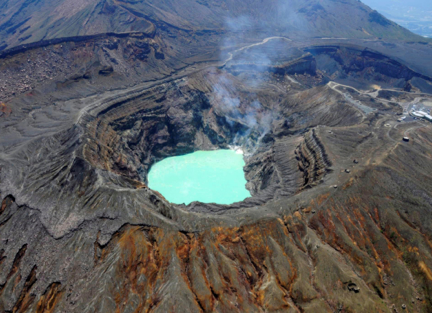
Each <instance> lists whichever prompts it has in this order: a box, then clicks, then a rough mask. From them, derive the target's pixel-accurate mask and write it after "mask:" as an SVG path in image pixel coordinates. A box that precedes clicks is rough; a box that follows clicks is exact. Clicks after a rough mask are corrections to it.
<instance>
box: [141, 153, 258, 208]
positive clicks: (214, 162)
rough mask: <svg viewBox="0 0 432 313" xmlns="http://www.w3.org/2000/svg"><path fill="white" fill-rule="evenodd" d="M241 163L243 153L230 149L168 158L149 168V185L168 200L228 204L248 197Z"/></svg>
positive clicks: (178, 202) (242, 162) (242, 161)
mask: <svg viewBox="0 0 432 313" xmlns="http://www.w3.org/2000/svg"><path fill="white" fill-rule="evenodd" d="M244 165H245V162H244V160H243V154H240V153H236V152H235V151H233V150H216V151H198V152H194V153H191V154H186V155H182V156H177V157H170V158H166V159H164V160H162V161H160V162H158V163H156V164H154V165H153V166H152V167H151V169H150V172H149V174H148V182H149V187H150V188H151V189H153V190H156V191H159V192H160V193H161V194H162V195H163V196H164V197H165V198H166V199H167V200H168V201H170V202H172V203H177V204H182V203H185V204H189V203H191V202H193V201H200V202H204V203H218V204H231V203H234V202H238V201H242V200H244V199H245V198H247V197H250V193H249V191H248V190H247V189H246V186H245V185H246V179H245V176H244V172H243V167H244Z"/></svg>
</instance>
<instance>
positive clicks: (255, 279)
mask: <svg viewBox="0 0 432 313" xmlns="http://www.w3.org/2000/svg"><path fill="white" fill-rule="evenodd" d="M13 3H15V2H11V1H6V2H5V3H4V4H2V5H0V9H3V10H5V8H6V9H7V12H9V13H10V12H20V13H16V14H15V15H14V17H13V18H12V19H11V20H10V22H8V23H9V24H7V25H6V26H5V25H4V24H2V25H3V26H1V28H0V29H1V31H5V29H7V30H11V29H12V28H13V27H15V30H16V33H15V34H14V33H13V31H12V30H11V34H12V35H11V36H10V37H4V38H7V40H10V43H11V44H12V43H13V42H14V41H13V40H15V39H16V38H18V37H19V35H18V33H20V34H21V33H22V34H26V31H28V32H33V31H34V32H37V31H36V30H34V29H32V28H29V29H27V30H22V29H21V28H20V27H27V26H25V25H26V23H27V22H28V23H30V22H31V21H32V20H31V19H34V18H37V14H42V13H40V12H39V11H37V12H36V13H35V12H33V13H32V17H31V19H30V20H28V21H26V22H23V23H22V24H21V25H20V26H17V24H15V23H16V22H17V21H16V20H20V21H23V19H21V15H22V16H24V15H25V14H27V13H28V12H30V11H26V10H30V9H25V8H24V9H23V7H27V8H31V7H32V6H33V5H36V3H33V2H25V3H24V2H23V3H19V4H20V5H18V6H13V5H12V4H13ZM47 4H48V2H46V1H45V2H44V1H42V2H40V5H47ZM50 4H51V5H52V6H53V7H54V8H55V9H54V12H63V13H65V14H66V13H68V14H69V17H68V18H64V19H61V22H58V23H59V25H63V24H61V23H66V25H69V24H68V23H72V21H76V22H77V25H79V22H80V21H81V19H77V20H76V19H75V18H77V16H78V15H76V14H80V13H79V12H81V13H82V12H84V13H85V12H87V11H86V10H87V9H88V7H90V6H92V5H95V7H94V10H93V11H92V12H93V13H91V14H90V13H89V14H88V15H86V14H87V13H85V14H84V13H82V14H83V15H82V16H87V24H85V25H87V26H86V27H87V28H86V27H84V28H82V29H81V30H82V31H83V33H81V30H80V32H78V33H73V34H70V35H73V36H75V35H81V34H85V35H86V36H75V37H68V38H58V37H59V36H57V33H56V35H55V36H54V35H53V36H52V38H51V37H50V36H48V35H47V37H46V38H45V39H46V41H42V42H37V43H35V44H34V45H30V46H27V47H18V48H16V49H12V50H7V51H5V52H3V53H2V54H1V56H0V69H1V71H0V75H1V80H0V90H1V92H2V93H1V95H0V96H1V98H0V129H1V130H0V132H1V136H0V311H1V312H38V313H41V312H182V311H186V312H230V313H231V312H430V311H431V310H432V298H431V295H432V216H431V212H432V189H431V186H432V172H431V166H430V164H431V158H432V148H431V147H432V136H431V131H432V126H431V124H430V123H426V122H423V121H418V120H411V121H408V120H407V121H406V122H397V119H398V118H399V115H400V114H402V113H403V112H404V111H406V110H408V109H409V108H410V106H411V105H413V104H417V105H419V104H421V103H423V104H425V105H428V103H432V96H430V95H429V94H428V90H429V89H428V88H429V86H432V85H431V81H432V79H431V78H430V76H431V75H432V72H428V71H429V70H428V68H427V67H425V68H423V69H422V70H421V71H420V70H418V69H416V68H417V67H416V64H417V65H418V63H416V62H417V61H418V59H419V58H420V56H422V55H424V53H426V54H427V53H428V51H429V52H430V49H431V47H430V45H429V44H428V43H417V44H414V43H406V42H397V43H388V42H385V41H378V40H376V41H373V42H370V41H355V42H353V41H352V40H345V39H343V40H342V39H339V40H329V39H308V40H305V39H302V40H298V38H297V37H296V36H295V35H293V37H287V36H285V35H281V34H280V33H279V32H278V31H275V33H274V34H273V35H272V37H267V38H261V37H260V38H255V37H251V36H250V34H249V33H248V32H242V31H238V32H234V33H230V31H231V32H233V30H232V29H231V30H227V29H224V30H221V29H220V28H221V26H220V25H221V19H220V18H219V19H216V18H211V17H212V16H218V15H217V14H219V13H220V12H222V11H224V12H225V11H226V10H228V11H229V12H234V13H236V14H240V13H241V12H243V11H244V10H246V8H245V5H244V3H242V2H236V3H234V2H233V3H231V2H229V1H228V2H208V1H204V2H203V1H199V2H196V3H195V2H192V8H194V9H195V10H196V11H195V12H194V11H193V10H191V11H187V12H186V11H185V10H184V9H183V10H181V11H180V9H179V6H181V5H182V2H178V3H177V2H176V3H173V4H171V5H168V4H167V3H165V2H163V1H162V2H158V3H153V2H151V1H150V2H142V1H116V2H111V1H104V2H101V3H99V2H98V3H96V2H95V3H93V2H92V1H88V2H86V1H81V2H79V4H80V6H76V7H74V8H70V7H65V6H66V5H67V3H66V2H61V1H60V2H56V3H50ZM250 5H251V8H250V10H251V12H252V13H253V14H251V17H249V18H248V19H246V20H245V21H246V22H247V20H249V19H251V20H254V19H258V20H259V19H261V17H262V15H264V16H267V15H266V14H270V13H272V14H273V13H274V10H275V9H277V8H278V6H277V3H276V2H275V3H273V2H271V3H270V5H269V7H268V8H266V10H268V12H267V11H266V10H263V12H259V11H258V10H257V7H258V4H257V3H255V2H252V3H251V4H250ZM334 5H339V6H344V7H351V6H355V5H357V6H356V7H357V8H360V9H359V10H360V11H361V12H366V13H367V12H369V11H368V10H367V9H366V8H364V7H363V6H362V5H359V4H357V2H351V1H345V2H343V3H341V2H334V1H328V2H320V3H319V4H318V3H315V2H310V3H309V2H306V3H305V2H302V4H301V7H300V4H299V3H297V2H295V1H293V6H294V7H296V6H299V8H298V9H299V10H300V11H301V12H300V13H299V14H303V15H305V16H306V17H307V19H308V21H314V23H316V25H321V27H323V25H324V26H325V25H328V24H323V21H322V19H323V16H324V15H323V13H322V12H333V11H329V10H330V8H331V7H332V6H334ZM18 8H20V10H18ZM60 8H61V10H60ZM59 10H60V11H59ZM176 10H177V15H175V14H174V13H173V12H174V11H176ZM272 10H273V11H272ZM126 11H127V12H128V13H125V12H126ZM41 12H42V11H41ZM98 12H99V13H98ZM143 12H145V15H144V13H143ZM215 12H216V13H217V14H216V13H215ZM335 12H338V11H335ZM355 12H357V11H355ZM282 13H283V11H282ZM366 13H365V14H366ZM96 14H101V16H99V15H96ZM214 14H216V15H214ZM220 14H222V13H220ZM335 14H336V13H335ZM362 14H363V13H362ZM192 15H193V16H196V19H191V16H192ZM354 15H355V14H354ZM80 16H81V15H80ZM132 16H133V17H132ZM221 16H224V15H223V14H222V15H221ZM108 17H112V18H113V20H114V21H115V22H119V21H127V22H128V23H129V24H127V25H129V26H128V27H131V29H129V28H128V29H123V28H115V27H113V28H111V27H107V29H106V32H105V33H98V34H97V35H90V34H92V32H91V31H90V30H93V29H97V30H99V27H102V26H101V25H105V24H98V23H102V22H100V21H101V19H102V20H104V19H106V18H108ZM15 19H16V20H15ZM332 19H333V17H332V18H331V19H326V21H325V22H326V23H333V22H332V21H333V20H332ZM24 20H25V19H24ZM379 21H381V20H380V19H379V18H377V17H376V14H375V15H374V18H372V20H371V21H370V23H378V22H379ZM381 22H382V21H381ZM122 23H123V22H122ZM136 23H138V24H136ZM269 23H271V22H269ZM48 24H49V23H48ZM48 24H47V25H48ZM120 24H121V23H120ZM150 24H151V25H150ZM378 24H379V25H380V26H379V27H377V28H374V30H375V31H377V32H378V31H381V30H382V29H381V27H390V28H391V27H392V26H391V25H392V24H390V25H387V24H386V23H378ZM382 24H384V25H382ZM32 25H33V24H32ZM44 25H45V24H44ZM55 25H57V24H55ZM74 25H75V24H74ZM122 25H126V22H125V24H122ZM137 25H138V26H139V27H138V26H137ZM224 25H225V24H224ZM362 25H363V26H364V27H367V26H368V25H369V24H368V25H365V24H362ZM371 25H372V24H371ZM114 26H115V25H114ZM369 26H370V25H369ZM11 27H12V28H11ZM59 27H60V26H59ZM54 29H55V28H53V27H52V28H50V31H51V30H52V31H54ZM61 29H63V30H64V31H66V28H63V26H62V27H61ZM268 29H271V28H267V30H268ZM287 29H288V28H287ZM42 30H43V29H42ZM72 30H73V29H72ZM72 30H71V31H72ZM137 30H138V31H137ZM363 30H366V31H367V32H369V30H367V29H366V28H364V29H363ZM74 31H75V30H74ZM123 31H125V33H123ZM255 31H256V30H254V34H256V32H255ZM120 32H122V33H120ZM362 32H363V33H365V32H364V31H362ZM48 33H49V32H48ZM53 34H54V33H53ZM221 34H223V35H221ZM240 34H243V35H240ZM388 34H392V32H391V30H390V31H389V32H388ZM87 35H88V36H87ZM276 35H278V36H279V35H281V36H280V37H278V36H276ZM14 36H15V37H14ZM389 36H390V35H389ZM236 37H237V38H236ZM14 38H15V39H14ZM53 38H54V39H53ZM296 38H297V39H296ZM234 39H235V40H234ZM29 40H30V39H29ZM24 41H25V40H23V42H24ZM222 43H224V44H223V46H225V47H226V49H219V47H220V46H222ZM371 46H374V47H377V50H374V49H372V48H371ZM395 46H400V47H404V49H408V48H407V47H411V48H410V49H412V50H410V51H412V54H413V56H411V57H407V56H403V55H402V56H401V55H400V53H401V52H400V49H394V47H395ZM392 49H394V50H395V51H394V52H392ZM378 50H379V51H378ZM384 52H387V53H384ZM392 53H394V54H392ZM396 54H397V55H398V56H397V57H395V56H394V55H396ZM412 57H415V58H416V60H414V61H413V60H412V59H411V58H412ZM408 85H409V86H411V90H412V92H409V91H407V88H406V86H408ZM405 136H408V137H409V138H410V141H409V142H404V141H402V138H403V137H405ZM230 146H237V147H241V148H242V149H243V150H244V151H245V162H246V166H245V168H244V171H245V177H246V179H247V188H248V189H249V190H250V191H251V194H252V196H251V197H250V198H248V199H246V200H245V201H242V202H239V203H234V204H231V205H217V204H208V203H199V202H195V203H192V204H190V205H188V206H185V205H174V204H172V203H169V202H168V201H167V200H166V199H165V198H164V197H163V195H161V194H159V193H158V192H157V191H154V190H151V189H149V188H148V187H147V173H148V170H149V169H150V167H151V165H152V164H154V162H157V161H159V160H161V159H163V158H166V157H169V156H174V155H180V154H185V153H188V152H192V151H197V150H209V149H219V148H228V147H230Z"/></svg>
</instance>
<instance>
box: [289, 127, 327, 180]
mask: <svg viewBox="0 0 432 313" xmlns="http://www.w3.org/2000/svg"><path fill="white" fill-rule="evenodd" d="M295 154H296V158H297V160H298V161H299V162H298V168H299V170H300V171H301V172H303V188H310V187H313V186H315V185H316V184H318V183H320V182H321V180H322V179H323V177H324V176H325V175H326V174H327V173H328V172H329V171H330V167H331V165H332V164H331V162H330V160H329V158H328V156H327V154H326V152H325V149H324V146H323V145H322V143H321V141H320V140H319V138H318V136H317V135H316V132H315V130H314V129H312V130H310V131H309V132H307V133H306V134H305V136H304V142H303V143H301V144H300V146H299V147H298V148H297V149H296V151H295Z"/></svg>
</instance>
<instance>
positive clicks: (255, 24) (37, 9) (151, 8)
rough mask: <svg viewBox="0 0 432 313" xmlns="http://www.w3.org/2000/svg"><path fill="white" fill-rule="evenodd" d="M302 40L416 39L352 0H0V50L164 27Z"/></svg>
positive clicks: (150, 30) (355, 0)
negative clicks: (247, 31) (246, 31)
mask: <svg viewBox="0 0 432 313" xmlns="http://www.w3.org/2000/svg"><path fill="white" fill-rule="evenodd" d="M239 25H240V26H245V25H246V26H247V27H248V28H249V29H250V30H254V31H259V32H264V33H267V32H268V30H269V29H271V30H272V33H273V34H275V33H279V34H284V35H288V34H291V35H293V34H296V35H297V36H302V37H337V38H340V37H344V38H346V37H348V38H369V39H374V38H378V37H379V38H384V39H408V40H419V39H420V37H419V36H416V35H414V34H412V33H410V32H409V31H408V30H406V29H404V28H402V27H400V26H398V25H397V24H395V23H393V22H391V21H389V20H387V19H386V18H384V17H383V16H382V15H380V14H379V13H377V12H376V11H372V10H371V9H370V8H369V7H367V6H365V5H364V4H362V3H361V2H359V1H357V0H325V1H318V0H307V1H300V0H290V1H281V0H270V1H265V2H263V1H252V0H241V1H239V0H235V1H234V0H226V1H213V0H204V1H203V0H199V1H198V0H180V1H168V0H163V1H159V0H158V1H153V0H145V1H135V0H121V1H114V0H77V1H73V2H72V1H68V0H60V1H54V0H40V1H29V0H5V1H2V3H1V4H0V38H1V42H0V48H1V49H6V48H11V47H14V46H17V45H20V44H27V43H32V42H37V41H40V40H49V39H54V38H63V37H73V36H85V35H95V34H101V33H108V32H113V33H123V32H136V31H139V32H147V33H148V32H152V31H154V29H155V28H158V27H161V28H168V29H172V30H174V31H176V30H184V31H187V32H190V31H200V32H217V33H220V32H223V31H226V30H227V29H228V28H230V27H231V26H234V27H235V28H238V30H239V31H240V30H243V29H244V27H240V26H239Z"/></svg>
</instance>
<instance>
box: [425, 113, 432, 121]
mask: <svg viewBox="0 0 432 313" xmlns="http://www.w3.org/2000/svg"><path fill="white" fill-rule="evenodd" d="M424 117H425V119H427V120H428V121H429V122H432V115H429V114H425V116H424Z"/></svg>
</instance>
